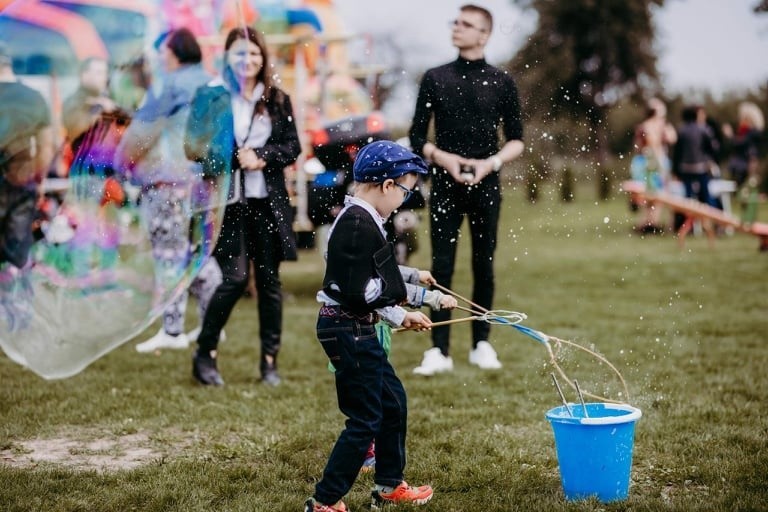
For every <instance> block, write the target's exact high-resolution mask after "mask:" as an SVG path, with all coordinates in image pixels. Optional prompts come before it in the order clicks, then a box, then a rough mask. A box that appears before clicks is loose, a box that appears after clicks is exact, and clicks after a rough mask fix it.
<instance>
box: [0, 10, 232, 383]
mask: <svg viewBox="0 0 768 512" xmlns="http://www.w3.org/2000/svg"><path fill="white" fill-rule="evenodd" d="M73 5H75V6H76V3H74V4H72V5H70V4H68V3H67V2H62V3H61V5H59V4H58V3H57V4H56V5H53V4H42V3H39V4H35V5H34V6H32V5H31V2H28V1H17V2H14V3H12V4H10V5H9V6H8V7H6V8H5V9H4V10H3V11H2V12H0V40H2V41H3V43H5V45H4V46H5V49H4V53H6V54H8V56H7V57H6V58H9V59H10V60H11V62H12V67H13V69H14V72H15V74H16V75H17V77H18V79H19V81H20V82H21V83H22V84H25V85H27V86H28V87H30V88H31V89H34V90H35V91H37V94H38V95H39V97H40V99H41V100H42V101H43V102H44V109H45V112H44V113H43V114H41V115H43V116H44V118H45V119H47V121H48V122H49V125H50V126H51V128H52V131H53V134H54V141H55V148H54V151H52V153H53V159H52V161H50V163H49V164H48V165H47V171H46V172H45V174H46V175H47V179H45V180H44V181H43V183H42V185H41V187H42V190H43V191H44V196H45V197H44V200H43V201H41V202H39V203H38V204H37V205H36V208H37V209H39V212H38V213H35V218H34V222H33V223H32V226H31V228H30V230H31V231H32V232H33V233H34V239H33V240H34V241H33V242H32V244H31V247H29V249H28V250H24V251H18V252H22V253H23V254H21V255H19V254H16V255H15V257H14V258H13V259H10V260H8V261H3V262H2V263H0V346H2V349H3V351H4V352H5V353H6V354H7V355H8V356H9V357H10V358H11V359H12V360H13V361H15V362H17V363H19V364H21V365H24V366H26V367H28V368H29V369H30V370H32V371H33V372H35V373H37V374H38V375H40V376H42V377H44V378H48V379H55V378H63V377H68V376H71V375H74V374H76V373H78V372H80V371H81V370H82V369H84V368H85V367H86V366H87V365H88V364H90V363H91V362H93V361H94V360H96V359H97V358H98V357H100V356H102V355H104V354H106V353H107V352H109V351H110V350H112V349H114V348H115V347H117V346H119V345H120V344H121V343H123V342H125V341H126V340H128V339H130V338H132V337H133V336H135V335H137V334H138V333H140V332H141V331H143V330H144V329H145V328H146V327H147V326H148V325H149V324H150V323H151V322H152V321H154V319H156V318H157V317H158V316H159V315H160V314H162V312H163V310H164V309H165V307H166V306H167V305H168V304H169V303H170V302H171V301H172V300H174V298H175V297H177V296H178V295H179V294H180V293H182V292H183V291H184V290H185V289H186V288H187V287H188V286H189V285H190V283H191V282H192V280H193V279H194V277H195V276H196V275H197V273H198V272H199V270H200V268H201V267H202V265H203V263H204V262H205V261H206V260H207V258H208V257H209V255H210V254H211V251H212V248H213V245H214V244H215V241H216V238H217V236H218V233H219V229H220V227H221V219H222V214H223V208H224V205H225V204H226V201H227V192H228V190H229V173H228V172H223V173H222V174H221V175H220V176H210V175H204V174H203V172H202V170H201V167H200V166H199V165H197V164H196V163H194V162H190V161H188V160H186V158H185V157H184V150H183V141H184V136H185V132H184V129H185V124H186V123H185V120H186V118H185V117H182V116H185V115H187V112H188V108H187V105H188V104H182V105H178V106H177V107H178V108H175V109H174V110H173V111H172V112H168V113H162V112H155V113H154V114H155V115H154V117H152V116H150V118H151V122H152V123H153V126H152V127H153V133H154V134H155V137H156V139H154V141H155V144H157V145H160V144H166V145H168V146H169V148H170V149H163V151H165V153H163V152H162V151H161V152H160V155H161V156H160V157H156V159H155V160H154V162H153V165H152V166H145V168H146V167H151V168H152V169H153V170H154V171H160V174H164V175H166V176H168V175H172V176H174V178H173V179H171V180H165V181H163V182H160V181H159V180H154V179H152V178H149V177H147V175H146V174H142V173H143V171H142V167H141V166H140V165H137V163H136V161H134V160H130V159H121V158H119V151H118V148H119V147H120V142H121V141H122V140H123V139H122V138H123V136H124V135H125V133H126V131H127V130H129V129H130V127H131V124H132V123H135V122H137V121H136V119H137V118H136V109H137V107H138V104H139V101H140V98H141V97H142V96H143V95H144V94H145V91H144V90H143V89H141V87H140V85H139V84H138V83H137V82H136V81H135V80H134V79H133V78H135V77H134V76H133V75H132V73H134V72H136V71H141V70H143V71H146V70H147V69H149V68H151V67H152V66H148V65H147V62H154V60H153V59H154V58H155V57H156V56H155V55H151V54H147V53H145V51H146V50H145V49H146V48H147V47H148V46H149V45H147V38H148V37H150V36H152V37H154V36H156V34H157V32H156V31H154V32H153V30H154V29H153V28H152V27H150V24H151V23H153V22H154V21H153V19H152V17H151V16H147V15H146V14H145V13H139V12H138V10H139V9H140V8H139V6H135V9H136V11H131V8H130V7H126V9H127V10H126V11H125V12H124V13H123V14H121V16H122V18H115V17H112V16H110V17H103V16H102V17H99V16H94V17H93V19H88V23H85V22H84V23H83V24H82V26H81V25H78V26H81V29H82V30H81V33H79V34H78V35H77V39H72V38H73V37H74V35H73V34H72V33H70V32H66V33H65V32H60V31H59V29H57V28H56V25H55V24H51V27H48V26H47V25H46V24H45V23H43V22H39V23H38V22H35V23H29V22H28V16H29V13H30V9H42V10H47V11H51V12H50V13H49V14H51V13H53V12H54V11H55V12H56V13H57V15H58V16H60V19H61V20H63V21H66V20H70V21H72V20H75V19H78V20H80V19H81V18H82V17H85V16H86V14H88V13H90V12H91V11H90V10H88V9H85V10H84V11H82V12H80V11H78V10H77V9H76V8H74V7H73ZM126 5H128V3H126ZM93 9H97V10H98V9H101V7H98V8H97V7H93ZM142 9H144V7H142ZM47 11H46V12H47ZM35 12H38V11H35ZM121 12H122V11H121ZM38 13H40V12H38ZM115 19H120V20H121V22H120V24H119V27H118V26H116V25H115V23H114V20H115ZM25 20H26V21H25ZM81 21H82V20H81ZM72 22H73V23H74V21H72ZM100 23H104V24H105V25H100ZM86 28H87V29H88V30H85V29H86ZM118 29H119V30H118ZM97 43H98V44H97ZM91 56H97V57H100V58H102V59H104V60H106V61H107V62H108V67H107V73H108V77H109V87H108V88H107V89H105V90H104V91H102V92H101V93H100V94H99V93H97V94H96V96H95V98H96V99H94V98H89V99H87V100H83V103H82V106H83V107H84V108H83V109H81V110H82V112H80V115H81V117H84V118H85V119H87V120H88V122H89V123H90V124H88V123H86V125H85V126H84V127H83V128H82V131H81V132H80V133H77V135H76V136H75V137H69V138H68V139H65V138H64V134H65V130H64V123H63V122H62V120H63V118H64V117H65V116H66V115H67V108H65V105H66V104H67V103H66V101H67V100H68V99H69V98H71V97H74V96H76V94H82V93H83V91H82V90H80V91H79V90H78V87H79V85H80V78H79V74H80V73H81V72H82V69H81V66H83V67H84V69H90V68H88V67H87V66H85V64H86V63H88V62H90V61H89V60H86V57H91ZM142 59H144V60H142ZM102 62H103V61H102ZM142 62H143V64H142ZM137 66H138V67H137ZM152 71H153V75H154V79H155V82H156V83H158V84H160V83H162V75H161V73H160V72H159V70H158V69H157V68H155V69H152ZM20 97H21V96H20ZM107 97H109V98H110V101H111V103H112V104H113V105H114V107H109V110H110V112H107V107H104V106H102V105H101V103H100V102H101V99H100V98H107ZM20 101H21V100H20ZM11 103H12V102H6V110H7V106H8V105H10V104H11ZM0 108H3V106H0ZM29 108H30V109H32V111H35V109H37V110H38V111H39V110H40V109H39V103H37V104H34V105H32V106H29ZM3 112H4V113H5V110H4V111H3ZM3 117H5V121H7V123H0V144H3V145H4V147H5V148H6V149H7V148H8V147H11V144H10V143H9V142H8V140H9V138H10V134H9V133H8V132H9V131H12V130H13V128H14V127H18V126H23V125H24V121H25V119H24V118H23V117H21V116H17V117H14V116H13V115H10V114H9V115H4V116H3ZM19 117H21V118H19ZM5 125H10V126H11V130H9V129H8V128H7V126H6V127H5V128H4V126H5ZM35 128H39V127H35ZM3 130H5V131H3ZM20 130H21V131H20ZM16 131H17V132H20V133H26V132H23V129H21V128H19V129H17V130H16ZM33 133H34V132H33ZM14 144H15V146H14V147H15V149H14V155H16V154H19V155H21V156H22V157H24V155H26V156H27V157H28V156H30V155H34V154H36V151H37V150H38V148H37V147H36V146H35V144H36V140H34V138H33V137H32V136H29V135H27V136H25V137H22V140H21V142H19V141H15V142H14ZM0 149H2V148H0ZM17 150H18V151H17ZM8 154H9V151H5V152H4V153H3V155H2V156H3V158H4V159H5V160H0V162H2V163H3V164H5V163H6V162H8V161H9V160H8V158H6V157H7V156H8ZM4 172H5V171H4ZM26 184H29V185H30V186H31V187H32V188H34V186H35V184H34V177H32V178H31V179H29V180H28V182H25V183H24V185H26ZM0 187H3V190H2V191H0V192H2V193H3V194H6V193H10V192H12V191H13V190H15V189H11V188H10V185H9V182H8V181H7V180H5V179H3V180H1V181H0ZM153 195H155V196H158V195H159V196H163V197H164V199H163V201H165V202H164V203H161V204H164V205H165V207H166V208H165V211H169V212H173V215H172V216H168V217H159V218H158V216H156V215H155V216H152V215H151V214H150V213H149V212H150V210H149V209H148V208H147V205H148V204H149V202H150V201H149V198H150V196H153ZM3 208H6V205H3ZM32 210H33V209H32V208H30V215H31V214H32ZM5 213H6V212H5V211H4V212H3V214H5ZM150 230H155V231H154V232H155V234H156V235H157V234H158V233H159V236H156V237H155V238H154V239H155V240H161V241H162V240H163V236H162V234H163V233H164V231H163V230H167V231H168V233H171V232H173V233H182V234H183V236H179V237H176V238H174V239H173V240H172V241H169V243H167V244H162V243H161V244H155V246H154V247H153V244H152V243H151V242H150ZM6 234H7V233H4V236H5V235H6ZM169 239H170V235H169ZM169 252H171V253H173V254H172V255H169V254H168V253H169ZM4 259H6V258H4ZM25 261H26V262H25Z"/></svg>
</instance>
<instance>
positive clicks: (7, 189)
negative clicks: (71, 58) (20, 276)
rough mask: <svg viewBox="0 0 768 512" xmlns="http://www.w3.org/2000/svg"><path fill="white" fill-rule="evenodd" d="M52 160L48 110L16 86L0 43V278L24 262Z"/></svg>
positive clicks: (36, 97)
mask: <svg viewBox="0 0 768 512" xmlns="http://www.w3.org/2000/svg"><path fill="white" fill-rule="evenodd" d="M52 158H53V134H52V130H51V115H50V112H49V110H48V105H47V104H46V103H45V100H44V99H43V97H42V96H41V95H40V93H38V92H37V91H35V90H33V89H31V88H29V87H27V86H26V85H24V84H22V83H21V82H19V81H18V79H17V78H16V75H15V74H14V73H13V67H12V64H11V55H10V53H9V51H8V49H7V46H6V45H5V44H4V43H3V42H2V41H0V273H2V271H4V270H5V269H6V267H7V266H6V263H9V264H11V265H13V266H15V267H17V268H23V267H24V266H25V265H26V263H27V259H28V257H29V250H30V248H31V247H32V242H33V239H32V222H33V220H34V218H35V211H36V210H35V202H36V200H37V189H38V187H39V185H40V183H41V182H42V180H43V177H44V175H45V171H46V170H47V168H48V166H49V165H50V163H51V159H52ZM1 292H2V291H1V290H0V293H1Z"/></svg>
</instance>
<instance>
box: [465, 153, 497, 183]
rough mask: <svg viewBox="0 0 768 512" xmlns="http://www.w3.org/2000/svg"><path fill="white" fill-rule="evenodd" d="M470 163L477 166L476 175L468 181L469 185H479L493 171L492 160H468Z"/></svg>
mask: <svg viewBox="0 0 768 512" xmlns="http://www.w3.org/2000/svg"><path fill="white" fill-rule="evenodd" d="M468 162H469V165H471V166H472V167H474V168H475V175H474V176H473V177H472V179H471V180H469V181H467V182H466V183H467V185H477V184H478V183H480V182H481V181H483V179H485V177H486V176H488V175H489V174H491V173H492V172H493V162H492V161H491V160H488V159H485V160H474V159H473V160H468Z"/></svg>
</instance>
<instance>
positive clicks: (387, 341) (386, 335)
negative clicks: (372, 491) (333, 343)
mask: <svg viewBox="0 0 768 512" xmlns="http://www.w3.org/2000/svg"><path fill="white" fill-rule="evenodd" d="M400 275H401V276H403V280H404V281H405V290H406V299H405V304H406V305H407V306H408V307H411V308H420V307H422V306H424V305H427V306H429V307H430V308H432V309H433V310H434V311H440V310H442V309H453V308H455V307H456V306H457V305H458V302H457V301H456V298H455V297H453V296H452V295H446V294H444V293H442V292H440V291H439V290H428V289H427V288H424V287H422V286H419V285H418V284H416V283H424V284H428V285H434V284H436V283H437V281H436V280H435V278H434V277H433V276H432V273H431V272H430V271H428V270H419V269H416V268H413V267H406V266H404V265H400ZM375 329H376V338H377V339H378V340H379V343H380V344H381V346H382V347H384V353H385V354H386V355H387V357H389V353H390V350H391V346H392V327H390V325H389V324H388V323H387V322H386V320H379V322H378V323H377V324H376V326H375ZM328 369H329V370H330V371H332V372H335V371H336V369H335V368H334V367H333V365H332V364H331V363H330V362H329V363H328ZM375 466H376V447H375V443H374V442H371V444H370V446H369V447H368V451H367V452H366V454H365V461H364V462H363V467H362V468H361V469H360V470H361V471H362V472H363V473H367V472H369V471H372V470H373V469H374V467H375Z"/></svg>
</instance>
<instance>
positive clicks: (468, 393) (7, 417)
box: [0, 187, 768, 512]
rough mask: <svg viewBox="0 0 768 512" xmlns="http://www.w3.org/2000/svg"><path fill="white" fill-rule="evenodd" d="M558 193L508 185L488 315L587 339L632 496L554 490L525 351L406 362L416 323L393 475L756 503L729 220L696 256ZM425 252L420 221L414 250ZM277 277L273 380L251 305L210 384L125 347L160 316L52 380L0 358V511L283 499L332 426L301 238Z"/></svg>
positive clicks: (498, 505)
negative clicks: (399, 466) (487, 362)
mask: <svg viewBox="0 0 768 512" xmlns="http://www.w3.org/2000/svg"><path fill="white" fill-rule="evenodd" d="M556 197H557V193H556V191H555V190H548V189H545V190H544V192H543V193H542V194H541V200H540V201H539V202H538V204H533V205H532V204H529V203H527V202H526V201H525V200H524V199H523V198H524V194H523V191H522V190H520V189H519V188H515V187H507V189H506V195H505V200H504V203H503V205H502V207H503V212H504V213H503V219H502V227H501V230H500V246H499V250H498V251H497V261H496V269H497V290H496V307H498V308H500V309H509V310H517V311H522V312H525V313H526V314H527V315H528V320H527V321H526V325H529V326H530V327H533V328H535V329H538V330H541V331H544V332H546V333H549V334H551V335H553V336H557V337H559V338H564V339H568V340H572V341H575V342H577V343H580V344H582V345H584V346H587V347H590V348H594V349H595V350H597V351H599V352H600V353H601V354H603V355H604V356H605V357H607V358H608V359H609V360H610V361H611V362H612V363H613V364H615V365H616V366H617V367H618V369H619V370H620V371H621V373H622V375H623V376H624V378H625V379H626V381H627V384H628V386H629V392H630V397H629V398H628V402H629V403H631V404H632V405H634V406H636V407H639V408H640V409H642V411H643V417H642V419H641V420H640V421H639V422H638V423H637V429H636V436H635V447H634V448H635V451H634V461H633V467H632V483H631V488H630V496H629V499H628V500H627V501H624V502H618V503H612V504H600V503H598V502H597V501H592V500H588V501H582V502H567V501H565V499H564V496H563V493H562V490H561V487H560V478H559V474H558V466H557V459H556V455H555V449H554V437H553V434H552V430H551V428H550V426H549V424H548V422H547V421H546V419H545V417H544V414H545V412H546V411H547V410H548V409H550V408H552V407H555V406H557V405H559V404H560V400H559V398H558V396H557V394H556V392H555V389H554V387H553V385H552V382H551V378H550V372H551V371H552V369H551V367H550V366H549V365H548V364H547V357H546V352H545V350H544V348H543V346H542V345H540V344H538V343H536V342H535V341H533V340H531V339H529V338H527V337H525V336H523V335H521V334H519V333H518V332H517V331H515V330H514V329H511V328H509V327H494V328H493V330H492V341H493V342H494V344H495V346H496V348H497V350H498V352H499V356H500V359H501V360H502V362H503V363H504V368H503V369H502V370H500V371H495V372H483V371H481V370H478V369H476V368H475V367H471V366H470V365H469V364H468V362H467V354H468V350H469V345H470V343H469V341H470V340H469V327H468V325H467V324H460V325H459V326H457V327H455V329H454V331H453V337H452V350H453V352H452V354H453V357H454V362H455V366H456V369H455V371H454V372H453V373H451V374H445V375H439V376H436V377H433V378H423V377H418V376H416V375H413V374H412V373H411V369H412V368H413V367H414V366H417V365H418V363H419V362H420V360H421V355H422V352H423V351H424V350H426V349H427V348H429V346H430V342H429V337H428V334H426V333H405V334H396V335H395V337H394V339H393V354H392V360H393V362H394V365H395V367H396V368H397V369H398V370H399V374H400V376H401V378H402V380H403V382H404V384H405V386H406V389H407V391H408V395H409V409H410V417H409V438H408V448H409V463H408V467H407V468H406V477H407V479H408V480H409V481H410V482H411V483H414V484H416V483H418V484H421V483H429V484H431V485H432V486H433V487H434V488H435V497H434V499H433V500H432V501H431V502H430V503H429V504H428V505H427V506H425V507H421V508H420V509H421V510H425V511H428V510H434V511H438V510H439V511H441V512H445V511H457V512H458V511H476V510H477V511H511V510H524V511H529V510H530V511H538V510H542V511H544V510H546V511H561V510H569V511H570V510H634V511H640V510H664V511H689V510H712V511H721V510H722V511H730V510H768V491H766V489H768V399H767V398H766V394H768V371H766V368H768V336H766V327H768V314H767V311H766V304H768V300H767V299H768V285H767V284H766V275H767V274H766V272H768V254H765V253H758V251H757V245H758V242H757V239H756V238H754V237H751V236H748V235H743V234H737V235H734V236H731V237H728V236H724V237H720V238H718V239H717V241H716V243H715V245H714V247H712V248H710V247H708V245H707V243H706V240H705V239H704V237H701V236H699V237H695V238H690V239H689V240H688V242H687V244H686V247H685V248H684V249H682V250H681V249H680V248H679V247H678V244H677V241H676V239H675V238H674V237H673V236H671V235H665V236H650V237H646V238H642V237H640V236H638V235H637V234H634V233H633V232H632V229H631V226H632V222H633V217H632V214H631V213H630V212H629V209H628V207H627V201H626V198H624V197H616V198H615V199H613V200H610V201H608V202H603V203H597V202H595V200H594V193H593V192H592V190H591V188H590V189H579V190H578V192H577V200H576V201H574V202H573V203H570V204H563V203H560V202H558V201H557V200H556ZM763 208H765V207H763ZM761 213H762V214H763V217H765V212H761ZM468 256H469V246H468V239H467V238H466V237H465V238H463V239H462V240H461V241H460V257H459V261H460V264H459V266H458V270H457V275H456V278H455V289H456V291H457V292H459V293H461V294H462V295H466V296H469V295H470V293H471V292H470V290H471V283H470V277H469V268H468ZM428 262H429V244H428V240H427V237H426V235H425V234H424V233H422V235H421V250H420V251H419V252H418V253H417V254H416V255H415V256H414V258H413V259H412V261H411V263H412V264H414V265H415V266H419V267H422V268H428V266H429V263H428ZM282 275H283V281H284V285H285V291H286V300H285V308H284V312H285V319H284V338H283V345H284V346H283V350H282V353H281V356H280V361H279V362H280V368H281V373H282V376H283V378H284V384H283V385H282V386H280V387H279V388H275V389H272V388H268V387H266V386H263V385H261V384H260V383H259V382H258V380H257V377H258V370H257V366H258V342H257V340H256V332H257V330H258V319H257V312H256V304H255V302H254V301H253V300H250V299H244V300H242V301H240V303H239V304H238V306H237V309H236V310H235V312H234V314H233V317H232V318H231V320H230V322H229V324H228V325H227V328H226V329H227V335H228V340H227V341H226V342H225V343H223V344H222V345H221V347H220V370H221V372H222V375H223V376H224V379H225V380H226V382H227V385H226V386H225V387H224V388H221V389H208V388H203V387H199V386H197V385H195V384H194V383H193V381H192V378H191V361H190V357H191V349H190V350H189V351H164V352H162V353H158V354H155V355H141V354H138V353H136V351H135V350H134V348H133V346H134V344H135V342H137V341H142V340H143V339H145V338H146V337H147V336H149V335H151V334H153V333H154V332H156V329H157V324H156V325H155V326H153V327H152V328H151V329H149V330H147V332H145V333H143V334H142V336H139V337H137V338H136V340H134V341H132V342H129V343H126V344H124V345H123V346H121V347H119V348H118V349H116V350H114V351H113V352H111V353H109V354H108V355H106V356H105V357H103V358H101V359H100V360H98V361H96V362H95V363H94V364H92V365H91V366H90V367H88V368H87V369H86V370H85V371H83V372H82V373H81V374H79V375H77V376H75V377H72V378H69V379H65V380H60V381H45V380H42V379H41V378H39V377H37V376H36V375H34V374H33V373H31V372H30V371H28V370H25V369H24V368H22V367H19V366H17V365H15V364H14V363H12V362H11V361H10V360H9V359H7V358H5V357H4V356H0V374H2V376H3V385H2V388H1V389H0V452H1V454H2V463H0V482H2V485H0V510H2V511H212V510H216V511H292V510H301V506H302V503H303V501H304V500H305V499H306V497H307V496H309V495H310V494H311V493H312V490H313V486H314V483H315V482H316V480H317V479H318V478H319V476H320V474H321V472H322V469H323V466H324V464H325V461H326V457H327V455H328V453H329V452H330V449H331V446H332V444H333V442H334V440H335V438H336V436H337V434H338V432H339V430H340V429H341V427H342V423H343V418H342V416H341V414H340V413H339V412H338V410H337V408H336V402H335V390H334V386H333V377H332V375H331V374H330V373H329V372H328V371H327V370H326V367H325V364H326V361H325V360H324V357H323V352H322V350H321V348H320V347H319V346H318V345H317V342H316V341H315V339H314V322H315V315H316V310H317V305H316V303H315V302H314V295H315V292H316V290H317V288H318V285H319V282H320V280H321V278H322V260H321V258H320V256H319V255H318V254H317V253H316V252H315V251H305V252H302V254H301V255H300V259H299V261H298V262H295V263H290V264H286V265H284V266H283V268H282ZM193 309H194V308H193V307H190V311H191V310H193ZM455 316H458V315H455ZM195 324H196V319H195V318H193V317H191V316H190V317H189V318H188V326H189V327H190V328H191V327H192V326H194V325H195ZM87 328H88V327H87V325H83V329H87ZM561 355H562V360H561V365H562V367H563V369H564V370H565V371H566V372H567V373H568V374H569V375H570V376H572V377H574V378H577V379H578V380H579V382H580V384H581V385H582V387H583V388H585V389H589V390H592V391H598V392H601V393H609V394H612V395H613V396H616V394H617V393H618V391H619V387H618V384H617V379H616V378H615V376H613V375H612V374H611V373H610V371H608V369H607V368H606V367H605V365H601V364H599V363H598V362H597V361H595V360H594V359H590V358H589V357H585V356H584V355H583V354H580V353H578V352H575V351H573V350H565V351H564V352H563V353H562V354H561ZM561 384H562V382H561ZM566 393H567V394H568V398H569V400H572V401H576V396H575V393H573V392H572V391H571V390H570V389H566ZM620 398H622V399H626V397H623V396H622V397H620ZM588 449H589V448H588V447H585V451H586V450H588ZM371 485H372V476H370V475H364V476H361V477H360V478H359V479H358V482H357V483H356V484H355V486H354V487H353V489H352V491H351V492H350V494H349V495H348V497H347V499H346V501H347V504H348V505H349V506H350V507H351V510H353V511H357V510H366V509H367V505H368V502H369V489H370V487H371ZM403 509H406V510H410V508H409V507H403Z"/></svg>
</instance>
